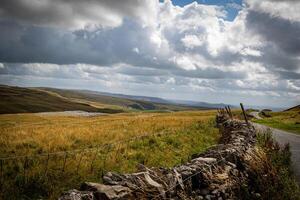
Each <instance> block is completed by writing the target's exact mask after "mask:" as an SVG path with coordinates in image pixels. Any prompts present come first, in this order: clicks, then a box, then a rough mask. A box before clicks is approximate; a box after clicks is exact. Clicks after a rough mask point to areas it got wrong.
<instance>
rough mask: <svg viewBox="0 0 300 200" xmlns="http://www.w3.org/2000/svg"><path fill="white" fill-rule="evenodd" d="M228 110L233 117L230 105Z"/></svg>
mask: <svg viewBox="0 0 300 200" xmlns="http://www.w3.org/2000/svg"><path fill="white" fill-rule="evenodd" d="M228 110H229V113H230V117H231V119H233V115H232V112H231V108H230V106H228Z"/></svg>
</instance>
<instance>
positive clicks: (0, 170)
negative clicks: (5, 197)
mask: <svg viewBox="0 0 300 200" xmlns="http://www.w3.org/2000/svg"><path fill="white" fill-rule="evenodd" d="M0 175H1V176H0V191H2V187H3V184H2V180H4V173H3V160H0Z"/></svg>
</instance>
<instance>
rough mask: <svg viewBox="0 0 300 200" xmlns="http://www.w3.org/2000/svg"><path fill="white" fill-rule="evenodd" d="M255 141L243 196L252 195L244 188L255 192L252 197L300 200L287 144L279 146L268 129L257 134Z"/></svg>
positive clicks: (274, 199) (299, 190) (299, 192)
mask: <svg viewBox="0 0 300 200" xmlns="http://www.w3.org/2000/svg"><path fill="white" fill-rule="evenodd" d="M257 140H258V142H257V148H258V149H257V152H256V154H255V156H254V157H253V158H252V160H251V162H250V165H251V169H252V171H251V173H250V175H251V176H249V177H250V183H249V186H248V187H247V188H245V191H244V193H243V195H244V196H246V197H245V198H244V199H253V194H252V196H251V194H248V193H247V191H256V194H254V197H255V198H254V199H272V200H282V199H290V200H299V199H300V189H299V185H298V184H297V183H296V181H295V178H294V177H293V172H292V170H291V153H290V151H289V145H286V146H285V147H283V148H282V147H280V146H279V144H278V143H277V142H276V141H274V139H273V138H272V135H271V132H266V133H261V134H258V135H257ZM247 194H248V195H247ZM247 196H249V198H247Z"/></svg>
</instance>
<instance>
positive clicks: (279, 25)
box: [246, 10, 300, 55]
mask: <svg viewBox="0 0 300 200" xmlns="http://www.w3.org/2000/svg"><path fill="white" fill-rule="evenodd" d="M246 20H247V27H249V28H250V29H254V31H255V33H259V34H261V35H262V36H263V37H264V39H265V40H266V41H269V42H272V43H274V44H276V45H278V47H280V49H282V50H283V51H284V52H286V53H287V54H294V55H299V54H300V22H292V21H290V20H287V19H283V18H280V17H275V16H271V15H270V14H268V13H262V12H257V11H253V10H250V11H249V13H248V14H247V18H246Z"/></svg>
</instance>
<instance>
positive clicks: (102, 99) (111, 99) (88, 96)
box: [0, 85, 225, 114]
mask: <svg viewBox="0 0 300 200" xmlns="http://www.w3.org/2000/svg"><path fill="white" fill-rule="evenodd" d="M0 106H1V107H0V114H4V113H30V112H51V111H70V110H82V111H87V112H103V113H118V112H128V111H134V110H145V111H146V110H149V111H151V110H161V111H180V110H199V109H214V108H220V107H224V106H225V104H210V103H206V102H195V101H177V100H166V99H163V98H157V97H147V96H134V95H125V94H115V93H107V92H97V91H90V90H70V89H57V88H47V87H38V88H23V87H14V86H5V85H0Z"/></svg>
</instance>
